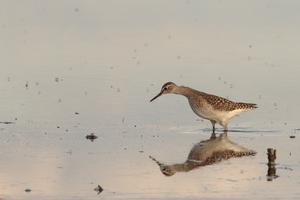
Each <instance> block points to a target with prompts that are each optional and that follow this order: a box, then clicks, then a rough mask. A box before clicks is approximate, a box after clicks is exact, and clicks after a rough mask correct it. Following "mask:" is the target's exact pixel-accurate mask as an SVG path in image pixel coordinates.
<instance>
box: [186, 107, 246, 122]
mask: <svg viewBox="0 0 300 200" xmlns="http://www.w3.org/2000/svg"><path fill="white" fill-rule="evenodd" d="M190 106H191V108H192V110H193V111H194V113H195V114H196V115H198V116H199V117H202V118H204V119H208V120H213V121H216V122H217V123H219V124H223V122H227V121H228V120H229V119H231V118H232V117H234V116H236V115H238V114H239V113H241V112H243V111H244V110H242V109H239V110H233V111H229V112H228V111H220V110H215V109H213V108H212V107H211V106H209V105H207V106H202V107H201V108H199V107H196V106H192V104H191V102H190Z"/></svg>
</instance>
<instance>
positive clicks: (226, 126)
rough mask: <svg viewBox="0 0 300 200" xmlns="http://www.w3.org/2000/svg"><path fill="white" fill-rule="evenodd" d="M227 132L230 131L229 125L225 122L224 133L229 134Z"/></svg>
mask: <svg viewBox="0 0 300 200" xmlns="http://www.w3.org/2000/svg"><path fill="white" fill-rule="evenodd" d="M227 132H228V125H227V124H225V125H224V134H225V136H227Z"/></svg>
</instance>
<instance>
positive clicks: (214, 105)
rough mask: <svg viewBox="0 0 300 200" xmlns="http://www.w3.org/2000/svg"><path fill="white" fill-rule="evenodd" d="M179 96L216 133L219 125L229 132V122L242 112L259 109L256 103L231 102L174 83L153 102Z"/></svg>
mask: <svg viewBox="0 0 300 200" xmlns="http://www.w3.org/2000/svg"><path fill="white" fill-rule="evenodd" d="M170 93H171V94H179V95H183V96H185V97H186V98H187V99H188V101H189V104H190V106H191V108H192V110H193V111H194V113H195V114H196V115H198V116H199V117H202V118H204V119H207V120H210V121H211V123H212V126H213V132H214V131H215V124H216V123H218V124H220V125H221V126H223V127H224V129H225V130H227V125H228V122H229V120H230V119H231V118H232V117H234V116H236V115H238V114H240V113H241V112H244V111H248V110H252V109H254V108H257V106H256V104H254V103H242V102H234V101H230V100H228V99H226V98H223V97H219V96H216V95H212V94H208V93H205V92H200V91H198V90H195V89H192V88H189V87H185V86H177V85H176V84H175V83H173V82H167V83H165V84H164V85H163V86H162V88H161V91H160V93H159V94H158V95H156V96H155V97H154V98H152V99H151V102H152V101H153V100H155V99H156V98H158V97H159V96H161V95H163V94H170Z"/></svg>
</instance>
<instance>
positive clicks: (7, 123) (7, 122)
mask: <svg viewBox="0 0 300 200" xmlns="http://www.w3.org/2000/svg"><path fill="white" fill-rule="evenodd" d="M0 124H14V122H0Z"/></svg>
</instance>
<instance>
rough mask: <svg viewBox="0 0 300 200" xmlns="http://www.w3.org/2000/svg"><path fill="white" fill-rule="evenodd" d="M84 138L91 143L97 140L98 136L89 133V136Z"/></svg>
mask: <svg viewBox="0 0 300 200" xmlns="http://www.w3.org/2000/svg"><path fill="white" fill-rule="evenodd" d="M85 138H86V139H87V140H91V141H92V142H93V141H94V140H95V139H97V138H98V136H97V135H95V134H94V133H91V134H89V135H86V136H85Z"/></svg>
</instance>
